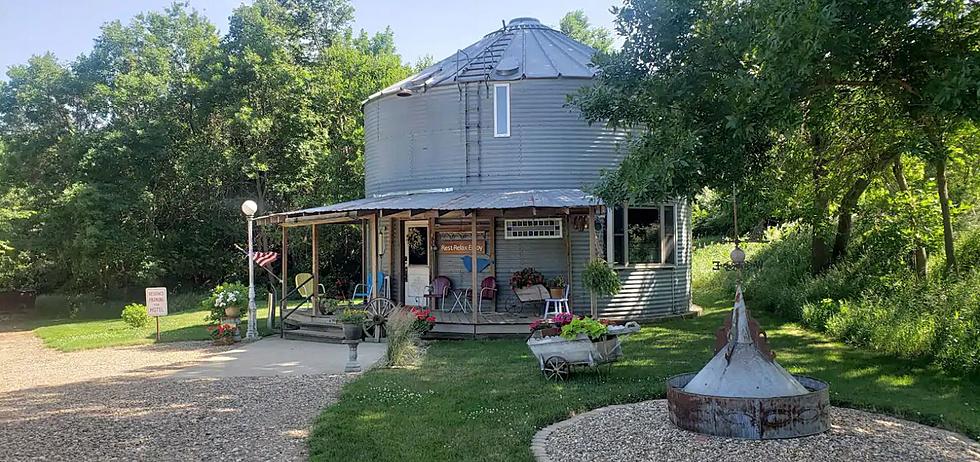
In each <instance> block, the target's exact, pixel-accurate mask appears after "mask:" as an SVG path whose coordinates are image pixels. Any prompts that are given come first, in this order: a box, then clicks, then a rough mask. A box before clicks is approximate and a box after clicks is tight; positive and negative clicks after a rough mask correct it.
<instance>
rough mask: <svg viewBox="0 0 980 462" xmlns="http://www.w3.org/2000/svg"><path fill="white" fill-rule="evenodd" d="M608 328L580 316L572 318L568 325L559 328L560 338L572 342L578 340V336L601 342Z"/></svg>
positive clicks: (598, 322)
mask: <svg viewBox="0 0 980 462" xmlns="http://www.w3.org/2000/svg"><path fill="white" fill-rule="evenodd" d="M608 331H609V328H608V327H607V326H606V324H605V323H603V322H601V321H596V320H595V319H592V318H587V317H585V316H580V317H578V318H574V319H572V320H571V322H569V323H568V324H565V325H564V326H562V328H561V337H562V338H564V339H566V340H574V339H576V338H578V336H579V335H585V336H587V337H589V340H592V341H593V342H598V341H601V340H603V337H605V335H606V332H608Z"/></svg>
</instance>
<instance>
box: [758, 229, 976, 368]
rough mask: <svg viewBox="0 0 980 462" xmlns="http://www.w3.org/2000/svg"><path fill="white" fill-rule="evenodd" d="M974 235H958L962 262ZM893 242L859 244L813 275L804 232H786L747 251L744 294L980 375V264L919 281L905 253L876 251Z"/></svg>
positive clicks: (851, 338) (871, 344)
mask: <svg viewBox="0 0 980 462" xmlns="http://www.w3.org/2000/svg"><path fill="white" fill-rule="evenodd" d="M973 239H975V237H974V235H973V234H972V233H970V234H967V235H966V236H964V237H963V238H962V239H961V240H959V241H958V246H959V247H958V248H960V249H963V251H962V256H963V261H964V262H972V261H973V260H972V259H973V258H975V257H973V256H972V254H970V250H969V249H972V247H971V246H972V245H975V244H974V242H973ZM890 245H891V244H889V245H885V244H883V243H880V242H879V243H878V247H876V248H873V249H871V250H868V251H867V252H863V251H862V249H859V248H856V249H854V250H855V251H854V252H852V253H851V254H850V255H849V257H848V260H847V262H846V263H842V264H838V265H836V266H834V267H832V268H830V269H828V270H827V271H825V272H824V273H823V274H821V275H819V276H816V277H814V276H811V275H810V274H809V235H808V233H806V232H805V230H801V231H799V232H793V233H788V234H786V235H784V236H783V239H781V240H780V241H778V242H775V243H772V244H770V245H769V246H767V247H766V248H764V249H762V250H760V251H758V252H756V253H755V254H752V255H751V256H750V261H751V262H752V263H753V264H752V265H750V268H751V269H750V270H749V271H748V272H747V281H746V298H747V299H748V301H749V302H750V303H751V304H752V307H753V308H758V309H764V310H768V311H771V312H775V313H778V314H781V315H783V316H786V317H789V318H791V319H797V320H800V321H801V322H802V324H803V325H804V326H806V327H808V328H811V329H815V330H820V331H824V332H827V333H828V334H829V335H830V336H832V337H834V338H836V339H839V340H842V341H845V342H848V343H850V344H853V345H857V346H860V347H863V348H870V349H874V350H878V351H882V352H885V353H888V354H892V355H895V356H898V357H902V358H908V359H915V360H919V359H924V360H930V361H934V362H936V363H937V364H939V365H940V366H941V367H943V369H944V370H946V371H949V372H955V373H962V374H970V373H980V269H974V270H966V271H964V270H962V269H961V270H960V272H959V273H955V274H951V275H946V274H942V272H941V271H937V272H936V273H935V274H930V277H929V278H928V279H925V280H923V279H920V278H918V277H916V275H915V274H913V272H912V271H911V270H910V269H909V268H908V267H907V263H906V262H905V260H903V259H904V257H905V255H904V254H899V255H892V256H890V257H887V256H886V255H882V254H879V253H877V252H879V250H880V249H887V248H892V247H890ZM978 245H980V244H978ZM900 250H901V251H902V252H904V251H905V250H906V249H904V248H903V249H900ZM886 258H891V261H890V262H884V261H882V260H883V259H886ZM934 260H940V259H939V258H936V259H934ZM941 263H942V262H941V261H939V262H937V261H931V262H930V266H932V267H935V266H937V265H938V266H940V267H941ZM970 264H971V265H972V263H970ZM965 266H968V265H966V264H964V265H961V268H962V267H965Z"/></svg>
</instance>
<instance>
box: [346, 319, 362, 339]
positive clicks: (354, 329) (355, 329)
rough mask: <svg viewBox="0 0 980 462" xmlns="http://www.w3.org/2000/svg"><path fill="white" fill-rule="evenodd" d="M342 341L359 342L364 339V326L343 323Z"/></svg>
mask: <svg viewBox="0 0 980 462" xmlns="http://www.w3.org/2000/svg"><path fill="white" fill-rule="evenodd" d="M343 327H344V340H361V339H363V338H364V326H362V325H361V324H354V323H344V324H343Z"/></svg>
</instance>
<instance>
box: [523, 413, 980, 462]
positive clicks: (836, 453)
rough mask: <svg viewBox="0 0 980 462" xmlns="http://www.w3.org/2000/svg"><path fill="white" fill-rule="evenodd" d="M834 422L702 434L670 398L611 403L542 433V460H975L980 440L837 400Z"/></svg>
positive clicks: (536, 445) (537, 451) (537, 449)
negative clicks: (755, 435)
mask: <svg viewBox="0 0 980 462" xmlns="http://www.w3.org/2000/svg"><path fill="white" fill-rule="evenodd" d="M829 413H830V418H831V427H830V430H829V431H827V432H825V433H820V434H818V435H813V436H807V437H802V438H790V439H778V440H748V439H740V438H723V437H718V436H710V435H702V434H699V433H694V432H690V431H687V430H682V429H680V428H677V427H676V426H675V425H673V424H672V423H670V420H669V418H668V411H667V400H663V399H661V400H654V401H644V402H641V403H635V404H623V405H617V406H608V407H604V408H600V409H596V410H594V411H590V412H586V413H583V414H579V415H577V416H575V417H572V418H571V419H568V420H565V421H562V422H558V423H556V424H554V425H551V426H549V427H547V428H545V429H543V430H541V431H539V432H538V433H537V435H535V437H534V439H533V440H532V443H531V450H532V451H533V452H534V456H535V458H536V459H537V460H538V461H539V462H566V461H570V460H574V461H603V462H608V461H611V460H615V461H625V462H640V461H659V460H667V461H671V462H682V461H692V462H693V461H697V462H703V461H706V460H744V461H763V462H772V461H784V460H804V461H807V462H836V461H841V460H860V461H873V462H885V461H897V462H907V461H919V460H944V461H953V462H966V461H971V462H976V461H978V460H980V444H977V443H976V442H974V441H971V440H968V439H967V438H966V437H964V436H961V435H958V434H956V433H953V432H949V431H946V430H940V429H938V428H933V427H929V426H925V425H921V424H917V423H913V422H908V421H905V420H901V419H896V418H894V417H888V416H883V415H880V414H872V413H869V412H863V411H857V410H854V409H846V408H838V407H831V408H830V409H829Z"/></svg>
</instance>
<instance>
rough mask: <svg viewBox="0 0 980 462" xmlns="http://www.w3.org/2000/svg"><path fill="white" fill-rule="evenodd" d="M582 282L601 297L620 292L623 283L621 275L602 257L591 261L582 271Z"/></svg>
mask: <svg viewBox="0 0 980 462" xmlns="http://www.w3.org/2000/svg"><path fill="white" fill-rule="evenodd" d="M582 283H583V284H584V285H585V287H586V288H588V289H589V290H590V291H591V292H592V293H593V294H596V295H598V296H600V297H604V296H609V295H616V294H618V293H619V289H620V287H621V283H620V282H619V275H618V274H616V272H615V271H613V269H612V268H610V267H609V264H608V263H606V261H605V260H603V259H601V258H596V259H595V260H592V261H590V262H589V264H588V265H587V266H586V267H585V271H583V272H582Z"/></svg>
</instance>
